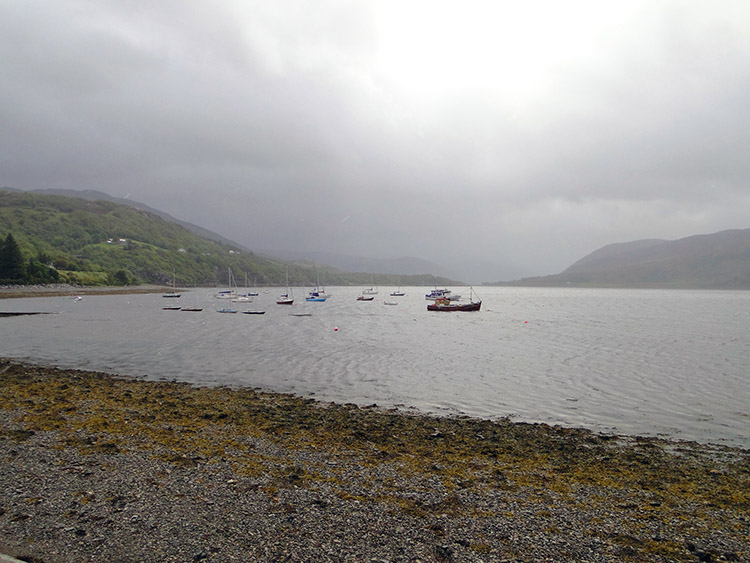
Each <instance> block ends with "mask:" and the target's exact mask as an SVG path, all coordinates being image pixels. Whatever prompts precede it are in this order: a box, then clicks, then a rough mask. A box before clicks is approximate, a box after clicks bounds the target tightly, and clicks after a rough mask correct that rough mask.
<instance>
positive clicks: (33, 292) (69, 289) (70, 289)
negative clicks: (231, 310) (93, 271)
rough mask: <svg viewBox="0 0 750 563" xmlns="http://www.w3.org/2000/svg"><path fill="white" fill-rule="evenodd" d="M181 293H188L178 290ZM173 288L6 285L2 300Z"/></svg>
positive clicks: (130, 292) (155, 291) (159, 286)
mask: <svg viewBox="0 0 750 563" xmlns="http://www.w3.org/2000/svg"><path fill="white" fill-rule="evenodd" d="M178 289H179V290H180V291H186V290H183V289H180V288H178ZM166 291H171V288H168V287H166V286H161V285H132V286H109V285H106V286H74V285H67V284H54V285H17V286H15V285H6V286H0V299H21V298H27V297H60V296H69V295H128V294H138V293H163V292H166Z"/></svg>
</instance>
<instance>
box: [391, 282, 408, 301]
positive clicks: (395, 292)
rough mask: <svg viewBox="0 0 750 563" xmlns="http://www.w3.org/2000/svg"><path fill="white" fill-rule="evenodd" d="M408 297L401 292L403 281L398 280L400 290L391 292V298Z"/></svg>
mask: <svg viewBox="0 0 750 563" xmlns="http://www.w3.org/2000/svg"><path fill="white" fill-rule="evenodd" d="M404 295H406V293H404V292H403V291H401V280H398V289H397V290H396V291H391V297H403V296H404Z"/></svg>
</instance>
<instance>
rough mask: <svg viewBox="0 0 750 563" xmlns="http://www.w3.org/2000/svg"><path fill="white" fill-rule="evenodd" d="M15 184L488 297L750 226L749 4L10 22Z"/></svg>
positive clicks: (201, 5)
mask: <svg viewBox="0 0 750 563" xmlns="http://www.w3.org/2000/svg"><path fill="white" fill-rule="evenodd" d="M0 124H1V125H0V186H9V187H15V188H19V189H41V188H69V189H94V190H101V191H104V192H107V193H109V194H111V195H113V196H118V197H130V198H131V199H134V200H137V201H140V202H143V203H146V204H148V205H151V206H153V207H156V208H158V209H160V210H162V211H165V212H167V213H170V214H171V215H174V216H175V217H178V218H180V219H183V220H186V221H190V222H193V223H196V224H198V225H201V226H203V227H205V228H208V229H211V230H213V231H216V232H218V233H220V234H222V235H224V236H227V237H229V238H231V239H234V240H236V241H237V242H239V243H242V244H244V245H246V246H248V247H250V248H252V249H282V250H295V251H305V252H308V251H328V252H337V253H342V254H350V255H358V256H360V255H361V256H368V257H374V258H397V257H402V256H416V257H420V258H424V259H427V260H431V261H434V262H437V263H439V264H443V265H445V266H446V267H448V268H450V269H452V270H453V271H455V272H457V273H458V274H459V275H460V276H461V277H462V279H465V280H468V281H472V282H477V281H482V280H487V281H497V280H509V279H516V278H519V277H524V276H532V275H545V274H554V273H558V272H560V271H562V270H563V269H564V268H565V267H567V266H569V265H570V264H572V263H573V262H575V261H576V260H578V259H579V258H582V257H583V256H584V255H586V254H588V253H590V252H592V251H594V250H596V249H597V248H600V247H601V246H604V245H606V244H610V243H615V242H627V241H631V240H637V239H644V238H664V239H670V240H671V239H677V238H682V237H685V236H690V235H694V234H705V233H712V232H716V231H721V230H724V229H732V228H748V227H750V2H747V1H746V0H737V1H722V0H719V1H716V2H706V1H703V0H694V1H693V0H675V1H659V0H647V1H643V2H638V1H634V0H629V1H627V2H622V1H620V0H617V1H604V0H592V1H588V2H586V1H576V0H566V1H564V2H561V1H559V0H550V1H533V0H525V1H523V2H519V1H518V0H513V1H507V2H504V1H486V2H477V1H471V0H462V1H461V2H456V1H451V2H448V1H439V0H425V1H411V0H396V1H388V0H372V1H367V0H363V1H356V0H354V1H346V0H340V1H335V0H330V1H310V0H299V1H283V0H279V1H272V2H269V1H266V0H264V1H249V0H234V1H232V0H222V1H221V2H210V1H207V0H206V1H187V0H172V1H170V0H160V1H157V2H154V1H152V0H146V1H128V2H121V1H119V0H111V1H107V0H95V1H76V0H50V1H43V0H35V1H23V0H15V1H14V0H0Z"/></svg>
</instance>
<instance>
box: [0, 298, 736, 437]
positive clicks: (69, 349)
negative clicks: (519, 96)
mask: <svg viewBox="0 0 750 563" xmlns="http://www.w3.org/2000/svg"><path fill="white" fill-rule="evenodd" d="M361 289H362V288H345V287H334V288H328V290H329V292H330V293H332V297H331V298H330V299H329V300H328V301H326V302H324V303H307V304H306V305H305V308H306V310H307V312H310V313H312V316H309V317H297V316H292V315H291V314H290V313H292V312H300V311H301V310H302V304H301V299H302V297H303V295H304V289H303V288H297V289H295V291H294V294H295V297H296V298H297V304H296V305H294V306H283V305H277V304H276V303H275V299H276V297H277V296H278V294H279V293H281V292H282V289H281V288H265V289H262V290H261V292H260V293H261V294H260V295H259V296H257V297H255V298H254V301H253V302H252V303H235V304H234V306H236V307H237V308H238V309H240V311H242V310H245V309H250V310H256V311H258V310H263V311H265V314H263V315H246V314H242V313H237V314H219V313H217V312H216V309H217V308H219V307H221V306H223V305H225V304H227V302H226V301H224V300H217V299H215V297H214V293H215V291H216V290H215V289H196V290H192V291H188V292H184V293H183V294H182V297H181V298H180V299H177V300H175V299H165V298H163V297H161V295H160V294H152V295H101V296H88V295H87V296H84V297H83V298H82V299H81V300H74V299H71V298H70V297H43V298H33V299H6V300H3V301H1V302H0V310H2V311H24V312H26V311H35V312H48V313H54V314H49V315H30V316H14V317H3V318H0V356H3V357H9V358H16V359H21V360H25V361H30V362H34V363H40V364H46V365H55V366H61V367H71V368H80V369H90V370H97V371H107V372H112V373H117V374H122V375H132V376H139V377H145V378H147V379H152V380H172V379H176V380H179V381H186V382H189V383H192V384H196V385H226V386H235V387H236V386H244V387H252V388H260V389H264V390H269V391H279V392H291V393H295V394H298V395H302V396H309V397H313V398H316V399H319V400H323V401H336V402H348V403H357V404H361V405H370V404H373V403H375V404H378V405H380V406H382V407H398V408H402V409H416V410H419V411H423V412H430V413H437V414H443V415H457V414H463V415H469V416H473V417H482V418H489V419H498V418H502V417H510V418H511V419H512V420H516V421H527V422H545V423H549V424H561V425H565V426H581V427H586V428H590V429H592V430H595V431H599V432H614V433H621V434H630V435H648V436H663V437H669V438H673V439H680V440H696V441H699V442H703V443H718V444H726V445H731V446H740V447H744V448H750V292H746V291H689V290H682V291H679V290H645V289H644V290H625V289H578V288H500V287H481V288H476V289H477V291H478V293H479V296H480V297H481V298H482V300H483V305H482V310H481V311H480V312H465V313H455V312H453V313H445V312H428V311H427V309H426V305H427V301H426V300H425V298H424V294H425V293H427V291H429V289H430V288H420V287H409V288H404V291H405V292H406V296H405V297H398V298H396V300H397V301H398V305H385V304H384V301H385V300H388V299H391V298H390V297H389V295H388V294H389V292H390V291H392V290H393V289H394V288H380V293H379V294H378V295H377V296H376V297H375V299H374V300H373V301H370V302H362V301H357V300H356V297H357V296H358V295H359V294H360V292H361ZM453 289H454V291H455V292H460V293H464V294H465V296H468V288H453ZM177 303H179V304H180V305H182V306H188V305H199V306H202V307H203V308H204V310H203V311H202V312H186V311H166V310H163V309H162V307H163V306H165V305H168V304H177Z"/></svg>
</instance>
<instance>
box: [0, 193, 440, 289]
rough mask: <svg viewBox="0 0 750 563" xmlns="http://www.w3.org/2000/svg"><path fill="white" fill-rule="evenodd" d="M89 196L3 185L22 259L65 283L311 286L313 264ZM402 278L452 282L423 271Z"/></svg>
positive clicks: (3, 222)
mask: <svg viewBox="0 0 750 563" xmlns="http://www.w3.org/2000/svg"><path fill="white" fill-rule="evenodd" d="M73 193H78V192H73ZM86 194H87V196H88V197H87V198H86V199H84V198H81V197H71V196H68V195H57V194H43V193H38V192H36V193H32V192H23V191H18V190H12V189H0V235H2V237H5V236H6V235H7V234H8V233H12V236H13V238H14V239H15V241H16V242H17V244H18V246H19V248H20V251H21V253H22V255H23V256H24V257H25V259H27V260H29V261H30V262H34V263H41V264H44V265H48V266H51V267H52V268H53V269H54V270H55V272H57V273H58V274H59V276H60V281H66V282H69V283H74V284H81V285H106V284H115V285H123V284H139V283H153V284H168V283H171V281H172V276H173V273H174V275H175V277H176V283H177V284H178V285H181V286H185V285H223V284H226V283H227V277H228V270H229V268H230V267H231V268H232V270H233V271H234V273H235V276H236V278H237V279H238V280H244V274H245V273H247V276H248V280H249V282H250V283H251V284H252V285H258V286H261V285H284V283H285V275H286V269H287V268H288V269H289V278H290V283H292V284H293V285H301V286H305V285H311V284H312V283H313V281H314V279H315V277H314V274H313V265H312V264H311V263H309V262H294V263H291V264H287V263H285V262H282V261H280V260H274V259H272V258H268V257H263V256H259V255H257V254H255V253H253V252H251V251H249V250H248V249H246V248H244V247H242V246H240V245H238V244H235V243H233V242H232V241H229V240H228V239H224V238H223V237H221V236H220V235H217V234H215V233H210V231H205V230H204V231H205V232H206V233H209V235H207V236H211V238H206V237H204V236H199V235H198V234H196V233H195V232H193V230H189V229H188V228H187V227H186V226H183V225H182V224H178V223H177V222H175V221H176V220H174V221H172V220H167V219H165V218H164V216H165V215H166V214H163V213H160V212H159V213H156V212H155V210H150V208H148V210H147V208H146V206H141V207H140V208H138V207H134V206H133V205H132V204H131V202H128V203H127V204H121V203H115V202H113V201H107V200H105V199H96V197H97V196H98V194H100V192H86ZM103 195H104V196H106V194H103ZM107 197H108V196H107ZM109 199H110V200H111V199H112V198H109ZM167 217H169V216H167ZM170 219H173V218H170ZM192 227H194V229H197V230H198V231H200V230H201V229H200V227H196V226H194V225H193V226H192ZM318 271H319V273H320V277H321V280H322V281H324V282H325V283H326V284H327V285H369V284H370V283H371V276H370V274H369V273H360V274H356V273H355V274H349V273H346V272H342V271H340V270H337V269H335V268H332V267H327V266H323V265H319V266H318ZM375 281H376V283H378V284H380V285H387V284H392V285H396V284H397V283H398V276H395V275H393V276H376V279H375ZM240 283H242V281H240ZM402 283H403V284H404V285H432V284H433V283H446V284H447V283H451V282H450V280H445V279H440V278H438V281H437V282H435V279H434V278H433V277H432V276H431V275H423V276H409V277H408V279H404V280H403V281H402Z"/></svg>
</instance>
